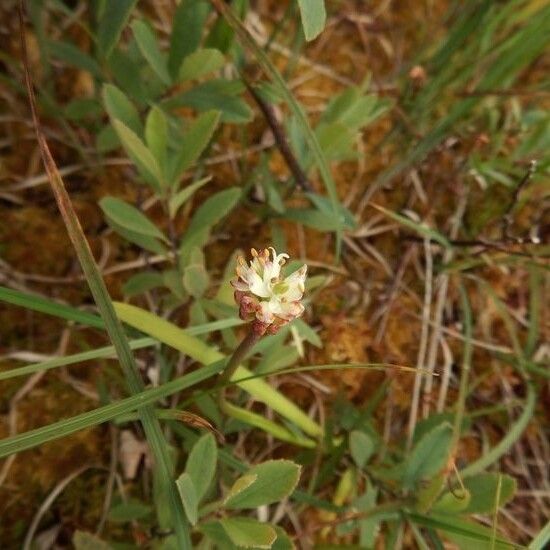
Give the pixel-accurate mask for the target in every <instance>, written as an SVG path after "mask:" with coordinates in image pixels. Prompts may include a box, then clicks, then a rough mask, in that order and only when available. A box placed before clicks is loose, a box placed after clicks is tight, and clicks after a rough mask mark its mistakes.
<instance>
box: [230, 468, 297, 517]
mask: <svg viewBox="0 0 550 550" xmlns="http://www.w3.org/2000/svg"><path fill="white" fill-rule="evenodd" d="M254 476H255V479H254V480H253V481H252V483H249V484H248V485H247V486H246V487H242V482H241V481H239V480H237V481H236V482H235V484H237V485H239V484H241V486H240V487H239V490H238V491H236V492H233V489H231V490H230V492H229V496H228V497H227V498H226V500H225V506H226V508H229V509H233V510H237V509H242V508H257V507H258V506H262V505H264V504H272V503H273V502H278V501H280V500H282V499H284V498H286V497H288V496H289V495H290V494H291V493H292V492H293V491H294V489H295V488H296V485H297V484H298V480H299V479H300V466H299V465H298V464H296V463H294V462H292V461H290V460H269V461H267V462H262V463H261V464H258V465H257V466H253V467H252V468H250V470H248V472H247V473H246V477H247V478H248V480H247V483H248V481H249V480H250V479H251V478H252V477H254ZM233 487H235V485H234V486H233Z"/></svg>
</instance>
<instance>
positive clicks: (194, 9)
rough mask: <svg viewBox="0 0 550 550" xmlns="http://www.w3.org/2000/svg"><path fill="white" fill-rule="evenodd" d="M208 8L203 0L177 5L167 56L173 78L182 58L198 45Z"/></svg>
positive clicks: (190, 0) (192, 0) (193, 0)
mask: <svg viewBox="0 0 550 550" xmlns="http://www.w3.org/2000/svg"><path fill="white" fill-rule="evenodd" d="M209 9H210V8H209V5H208V3H207V2H204V1H203V0H186V1H185V2H180V4H179V5H178V7H177V9H176V13H175V14H174V22H173V24H172V34H171V35H170V53H169V56H168V68H169V69H170V74H171V75H172V77H173V78H174V79H176V77H177V74H178V70H179V68H180V66H181V62H182V61H183V58H184V57H187V56H188V55H189V54H191V53H193V52H194V51H195V50H196V49H197V48H198V47H199V44H200V42H201V38H202V31H203V29H204V25H205V22H206V17H207V16H208V12H209Z"/></svg>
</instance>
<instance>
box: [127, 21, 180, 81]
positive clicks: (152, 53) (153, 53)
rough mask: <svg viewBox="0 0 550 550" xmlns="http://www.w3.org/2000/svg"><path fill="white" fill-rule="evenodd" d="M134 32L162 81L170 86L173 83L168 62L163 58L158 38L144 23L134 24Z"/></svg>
mask: <svg viewBox="0 0 550 550" xmlns="http://www.w3.org/2000/svg"><path fill="white" fill-rule="evenodd" d="M132 31H133V33H134V38H135V39H136V42H137V45H138V48H139V50H140V52H141V54H142V55H143V57H145V59H146V60H147V62H148V63H149V65H150V67H151V68H152V69H153V71H154V72H155V74H156V75H157V76H158V77H159V78H160V80H161V81H162V82H163V83H164V84H166V86H169V85H170V83H171V78H170V75H169V74H168V67H167V65H166V60H165V59H164V57H163V56H162V54H161V52H160V50H159V46H158V43H157V38H156V36H155V35H154V34H153V31H152V30H151V27H150V26H149V25H147V23H145V22H143V21H139V20H136V21H134V22H133V23H132Z"/></svg>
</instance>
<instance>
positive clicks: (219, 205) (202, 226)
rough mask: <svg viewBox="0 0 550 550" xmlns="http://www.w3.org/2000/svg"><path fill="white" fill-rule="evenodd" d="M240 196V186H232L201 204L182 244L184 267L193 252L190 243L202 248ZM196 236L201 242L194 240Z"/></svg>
mask: <svg viewBox="0 0 550 550" xmlns="http://www.w3.org/2000/svg"><path fill="white" fill-rule="evenodd" d="M240 198H241V190H240V189H239V188H238V187H230V188H229V189H225V190H224V191H220V192H219V193H216V194H215V195H212V196H211V197H210V198H209V199H207V200H206V201H205V202H203V203H202V204H201V206H200V207H199V208H198V210H197V211H196V212H195V214H194V216H193V218H192V219H191V222H190V224H189V227H188V228H187V232H186V233H185V236H184V238H183V239H182V242H181V245H180V250H181V251H182V262H183V264H184V265H183V267H185V262H186V261H187V259H188V256H189V254H190V252H191V249H190V248H189V245H190V244H191V243H192V244H193V245H194V246H197V247H199V248H200V247H201V246H202V245H203V244H204V243H205V242H206V240H207V239H208V234H209V232H210V229H211V228H212V227H213V226H214V225H216V224H217V223H218V222H219V221H220V220H221V219H222V218H224V217H225V216H227V214H229V212H230V211H231V210H232V209H233V208H234V207H235V205H236V204H237V202H238V201H239V199H240ZM195 236H199V237H200V244H199V243H196V242H193V238H194V237H195Z"/></svg>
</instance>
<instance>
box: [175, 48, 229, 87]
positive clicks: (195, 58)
mask: <svg viewBox="0 0 550 550" xmlns="http://www.w3.org/2000/svg"><path fill="white" fill-rule="evenodd" d="M224 63H225V57H224V55H223V54H222V52H220V51H219V50H215V49H213V48H204V49H201V50H197V51H195V52H193V53H192V54H190V55H188V56H187V57H186V58H185V59H184V60H183V63H182V64H181V67H180V70H179V73H178V79H179V80H180V81H185V80H196V79H198V78H200V77H201V76H204V75H207V74H208V73H212V72H214V71H217V70H219V69H221V68H222V67H223V66H224Z"/></svg>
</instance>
